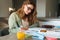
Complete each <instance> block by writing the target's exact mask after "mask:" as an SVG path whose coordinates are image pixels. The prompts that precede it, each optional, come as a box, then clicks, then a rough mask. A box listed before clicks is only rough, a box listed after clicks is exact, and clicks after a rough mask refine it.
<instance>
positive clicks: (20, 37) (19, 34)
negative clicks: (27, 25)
mask: <svg viewBox="0 0 60 40" xmlns="http://www.w3.org/2000/svg"><path fill="white" fill-rule="evenodd" d="M24 38H25V33H24V32H17V39H18V40H24Z"/></svg>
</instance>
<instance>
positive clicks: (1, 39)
mask: <svg viewBox="0 0 60 40" xmlns="http://www.w3.org/2000/svg"><path fill="white" fill-rule="evenodd" d="M30 30H39V31H40V30H41V28H31V29H30ZM28 31H29V30H28ZM45 34H46V35H45V36H50V37H56V38H60V32H53V31H47V32H45ZM53 34H54V35H53ZM52 35H53V36H52ZM12 39H13V40H17V37H16V34H9V35H6V36H3V37H0V40H12Z"/></svg>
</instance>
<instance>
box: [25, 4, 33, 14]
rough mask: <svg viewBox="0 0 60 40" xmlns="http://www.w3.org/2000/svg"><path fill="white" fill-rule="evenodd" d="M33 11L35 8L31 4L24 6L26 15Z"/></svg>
mask: <svg viewBox="0 0 60 40" xmlns="http://www.w3.org/2000/svg"><path fill="white" fill-rule="evenodd" d="M33 9H34V7H33V5H31V4H27V5H24V12H25V14H26V15H28V14H30V13H31V12H32V10H33Z"/></svg>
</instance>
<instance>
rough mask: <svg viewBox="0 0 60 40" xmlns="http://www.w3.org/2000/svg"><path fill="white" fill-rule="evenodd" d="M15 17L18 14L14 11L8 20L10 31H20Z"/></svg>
mask: <svg viewBox="0 0 60 40" xmlns="http://www.w3.org/2000/svg"><path fill="white" fill-rule="evenodd" d="M15 17H16V15H15V14H14V13H12V14H11V15H10V17H9V20H8V23H9V32H10V33H16V32H17V31H19V27H18V25H17V23H16V18H15Z"/></svg>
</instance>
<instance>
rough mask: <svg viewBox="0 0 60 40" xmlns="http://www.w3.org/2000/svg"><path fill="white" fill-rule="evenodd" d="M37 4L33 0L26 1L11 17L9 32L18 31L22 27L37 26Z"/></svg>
mask: <svg viewBox="0 0 60 40" xmlns="http://www.w3.org/2000/svg"><path fill="white" fill-rule="evenodd" d="M36 16H37V12H36V6H35V4H34V3H33V2H32V1H25V2H24V3H23V5H22V7H21V8H20V9H18V10H17V11H16V12H14V13H12V14H11V15H10V17H9V21H8V22H9V32H10V33H16V32H17V31H19V30H20V29H19V28H21V27H37V26H38V24H39V23H38V20H37V17H36Z"/></svg>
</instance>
